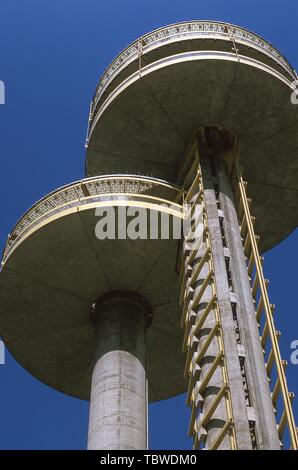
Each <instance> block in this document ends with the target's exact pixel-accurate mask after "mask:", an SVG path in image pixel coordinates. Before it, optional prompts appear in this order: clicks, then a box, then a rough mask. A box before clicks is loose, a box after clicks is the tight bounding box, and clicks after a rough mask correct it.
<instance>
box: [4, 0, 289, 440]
mask: <svg viewBox="0 0 298 470" xmlns="http://www.w3.org/2000/svg"><path fill="white" fill-rule="evenodd" d="M297 17H298V4H297V3H296V2H294V1H290V0H288V1H285V2H280V1H276V0H258V1H255V0H250V1H249V2H241V1H239V0H238V1H232V0H225V1H222V0H208V1H206V2H199V1H195V0H184V1H183V2H182V1H181V0H179V1H178V0H151V1H150V2H148V1H143V2H140V1H136V0H126V1H121V0H109V1H108V2H103V1H98V0H27V1H24V0H1V2H0V80H3V81H4V83H5V85H6V104H5V105H4V106H0V123H1V125H0V159H1V167H0V168H1V185H0V200H1V201H2V217H1V224H0V244H1V246H3V245H4V243H5V239H6V236H7V234H8V232H9V231H10V229H11V227H12V226H13V225H14V223H15V222H16V220H17V219H18V218H19V217H20V216H21V215H22V213H23V212H24V211H25V210H26V209H27V208H28V207H30V206H31V205H32V204H33V203H34V202H35V201H36V200H37V199H39V198H40V197H42V196H44V195H45V194H46V193H48V192H49V191H51V190H52V189H53V188H56V187H59V186H61V185H63V184H65V183H67V182H70V181H72V180H75V179H78V178H81V177H83V176H84V156H85V149H84V142H85V137H86V124H87V118H88V111H89V104H90V100H91V98H92V95H93V92H94V89H95V86H96V83H97V80H98V77H99V76H100V74H101V73H102V71H103V70H104V69H105V67H106V66H107V65H108V64H109V62H110V61H111V60H112V59H113V58H114V56H115V55H116V54H117V53H118V52H119V51H120V50H121V49H123V48H124V47H125V46H126V45H128V43H130V42H131V41H133V40H134V39H135V38H136V37H138V36H140V35H142V34H143V33H144V32H147V31H150V30H151V29H154V28H157V27H159V26H162V25H165V24H168V23H172V22H176V21H182V20H187V19H193V18H196V19H217V20H223V21H230V22H233V23H236V24H239V25H240V26H244V27H246V28H249V29H251V30H253V31H255V32H256V33H259V34H260V35H262V36H264V37H265V38H266V39H268V40H269V41H270V42H272V43H273V44H274V45H276V46H277V47H278V48H279V49H280V50H281V51H282V52H283V53H284V54H285V55H286V57H287V58H288V60H289V61H290V62H291V63H292V65H293V66H294V67H296V69H298V54H297ZM297 242H298V234H297V230H296V232H295V233H292V234H291V235H290V236H289V237H288V239H287V240H285V241H283V242H282V243H281V244H279V245H278V246H277V247H275V248H274V249H273V250H271V251H270V252H269V253H268V254H267V255H266V262H265V272H266V277H268V278H269V279H270V281H271V282H270V294H271V302H273V303H275V304H276V306H277V312H276V323H277V326H278V329H280V330H281V331H282V332H283V335H282V338H281V343H280V344H281V349H282V354H283V357H284V359H287V360H288V361H290V354H291V350H290V343H291V341H293V340H295V339H298V319H297V304H298V283H297V274H296V272H297V268H296V265H295V261H296V262H297V260H298V257H297V254H298V249H297ZM288 381H289V388H290V390H292V391H294V392H296V395H298V365H296V366H295V365H292V364H289V366H288ZM184 401H185V398H184V397H183V396H182V397H177V398H174V399H171V400H168V401H165V402H160V403H158V404H154V405H151V406H150V447H151V448H152V449H171V448H172V449H189V448H190V446H191V442H190V440H189V439H188V438H187V436H186V434H187V427H188V412H187V410H186V408H185V405H184ZM294 408H295V410H296V416H297V418H298V399H297V400H296V401H295V402H294ZM0 416H1V424H0V448H1V449H15V448H18V449H83V448H85V446H86V436H87V421H88V403H86V402H83V401H80V400H76V399H73V398H70V397H67V396H65V395H63V394H61V393H59V392H55V391H53V390H51V389H50V388H48V387H47V386H46V385H43V384H41V383H40V382H38V381H37V380H36V379H34V378H33V377H32V376H31V375H30V374H28V373H27V372H26V371H25V370H23V369H22V368H21V367H20V366H19V365H18V364H17V363H16V362H15V361H14V360H13V358H12V357H10V356H9V355H8V353H7V356H6V364H5V365H1V366H0Z"/></svg>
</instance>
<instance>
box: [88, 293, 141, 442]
mask: <svg viewBox="0 0 298 470" xmlns="http://www.w3.org/2000/svg"><path fill="white" fill-rule="evenodd" d="M148 316H150V310H149V307H148V304H147V303H146V302H145V301H144V300H143V299H142V298H140V297H139V296H137V295H134V294H131V293H123V292H116V293H113V292H112V293H110V294H108V295H106V296H104V297H103V298H102V299H100V300H99V301H98V302H97V304H96V308H95V311H94V322H95V343H96V344H95V365H94V371H93V376H92V389H91V400H90V416H89V433H88V449H89V450H94V449H97V450H104V449H105V450H139V449H146V448H147V383H146V367H145V361H146V345H145V333H146V324H147V322H148Z"/></svg>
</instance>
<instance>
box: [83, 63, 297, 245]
mask: <svg viewBox="0 0 298 470" xmlns="http://www.w3.org/2000/svg"><path fill="white" fill-rule="evenodd" d="M290 95H291V90H290V88H289V86H288V85H286V84H285V83H284V82H282V81H281V80H279V79H278V78H276V77H273V76H272V75H271V74H269V73H267V72H264V71H263V70H260V69H258V68H255V67H252V66H248V65H244V64H243V63H241V62H232V61H225V60H194V61H188V62H180V63H178V64H171V65H167V66H163V68H160V69H159V70H157V71H154V72H151V73H150V74H148V75H146V76H144V77H142V78H141V79H139V80H137V81H135V82H134V83H133V84H131V85H130V86H128V87H127V88H126V89H124V90H123V91H122V92H121V93H120V95H118V96H117V98H115V99H114V100H113V101H112V102H111V104H109V106H108V108H107V109H106V110H105V111H104V113H103V114H102V115H101V116H100V118H99V120H98V122H97V126H96V127H95V129H94V131H93V133H92V135H91V138H90V142H89V147H88V150H87V164H86V168H87V174H88V175H97V174H101V173H112V172H119V173H121V172H125V171H127V172H133V173H138V172H139V173H141V174H144V175H153V176H155V177H159V178H164V179H167V180H169V181H172V182H176V176H177V169H178V166H179V162H180V161H181V158H182V157H183V154H184V151H185V149H186V147H187V146H188V144H189V142H190V140H191V138H192V136H193V134H194V132H195V131H196V130H197V129H198V128H200V127H201V126H208V125H219V126H222V127H225V128H228V129H230V130H231V131H232V132H233V133H235V134H236V136H237V138H238V143H239V150H240V163H241V165H242V166H243V170H244V176H245V178H246V179H247V180H248V181H249V195H250V197H252V199H253V212H254V215H255V216H256V232H257V233H258V234H260V236H261V250H262V251H265V250H268V249H269V248H271V247H272V246H274V245H275V244H276V243H278V242H279V241H280V240H282V239H283V238H284V237H286V236H287V235H288V234H289V233H290V232H291V231H292V230H293V229H294V228H295V227H296V226H297V222H298V210H297V191H298V183H297V181H298V159H297V149H298V106H295V105H293V104H292V103H291V101H290Z"/></svg>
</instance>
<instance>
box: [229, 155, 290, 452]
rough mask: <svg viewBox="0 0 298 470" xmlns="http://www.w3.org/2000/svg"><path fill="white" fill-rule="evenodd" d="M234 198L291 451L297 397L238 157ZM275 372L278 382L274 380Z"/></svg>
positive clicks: (274, 394)
mask: <svg viewBox="0 0 298 470" xmlns="http://www.w3.org/2000/svg"><path fill="white" fill-rule="evenodd" d="M232 180H233V186H234V195H235V200H236V206H237V213H238V219H239V224H240V232H241V236H242V239H243V249H244V253H245V256H246V259H247V269H248V274H249V277H250V279H251V289H252V295H253V298H254V301H255V305H256V319H257V322H258V325H259V329H260V341H261V344H262V348H263V351H264V356H265V358H266V360H265V361H266V372H267V376H268V381H269V384H270V390H271V396H272V402H273V406H274V410H275V413H276V414H277V412H278V410H277V402H278V400H279V398H281V402H282V404H281V407H280V408H281V409H279V415H280V417H279V422H278V423H277V430H278V434H279V438H280V440H281V444H282V445H284V446H285V444H284V443H283V436H284V431H285V428H286V427H288V430H289V437H290V448H291V449H293V450H298V434H297V429H296V426H295V420H294V415H293V410H292V403H291V402H292V400H293V398H294V394H293V393H290V392H289V391H288V386H287V380H286V374H285V367H286V365H287V361H284V360H282V358H281V354H280V349H279V345H278V338H279V337H280V334H281V333H280V332H279V331H277V330H276V329H275V325H274V319H273V314H274V305H273V304H271V303H270V301H269V296H268V291H267V285H268V280H266V279H265V277H264V273H263V267H262V263H263V257H261V256H260V253H259V248H258V241H259V237H258V236H257V235H256V234H255V231H254V222H255V218H254V217H253V216H252V215H251V211H250V206H251V199H249V198H248V197H247V193H246V189H247V182H246V181H244V180H243V178H242V174H241V171H240V166H239V158H238V156H236V157H235V160H234V167H233V170H232ZM274 369H275V381H274V380H272V379H273V375H274Z"/></svg>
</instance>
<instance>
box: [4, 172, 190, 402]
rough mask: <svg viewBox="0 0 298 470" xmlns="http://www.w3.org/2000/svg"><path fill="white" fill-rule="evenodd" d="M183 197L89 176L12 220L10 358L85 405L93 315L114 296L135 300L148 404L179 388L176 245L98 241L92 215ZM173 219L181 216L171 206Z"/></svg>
mask: <svg viewBox="0 0 298 470" xmlns="http://www.w3.org/2000/svg"><path fill="white" fill-rule="evenodd" d="M180 194H181V193H180V190H179V188H177V187H174V186H170V185H167V184H166V183H163V182H160V181H157V180H153V179H151V180H150V179H143V178H139V177H130V176H127V175H125V176H123V177H120V176H118V177H116V176H113V177H107V178H90V179H87V180H83V181H82V182H77V183H74V184H72V185H68V186H66V187H65V188H62V189H60V190H58V191H55V192H53V193H52V194H51V195H49V196H48V197H46V198H44V199H43V200H41V201H40V202H38V203H37V204H36V205H35V206H34V207H33V208H32V209H30V210H29V211H28V212H27V213H26V214H25V215H24V217H23V218H22V219H21V220H20V221H19V222H18V224H17V225H16V227H15V228H14V230H13V231H12V233H11V235H10V237H9V239H8V243H7V246H6V249H5V252H4V258H3V263H2V270H1V273H0V335H1V336H2V337H3V339H4V341H5V344H6V346H7V347H8V349H9V350H10V352H11V353H12V355H13V356H14V357H15V358H16V360H17V361H18V362H19V363H20V364H21V365H22V366H23V367H24V368H25V369H27V370H28V371H29V372H30V373H31V374H33V375H34V376H35V377H37V378H38V379H39V380H41V381H42V382H44V383H46V384H48V385H49V386H51V387H53V388H55V389H57V390H60V391H61V392H64V393H66V394H69V395H73V396H75V397H78V398H82V399H89V397H90V384H91V375H92V370H93V354H94V325H93V323H92V321H91V318H90V313H91V307H92V304H93V302H95V301H96V300H97V299H98V298H99V297H101V296H102V295H103V294H105V293H106V292H110V291H113V290H126V291H132V292H137V293H139V294H140V295H142V296H143V297H144V298H145V299H146V300H147V301H148V302H149V303H150V305H151V307H152V310H153V318H152V322H151V323H150V326H149V327H148V329H147V374H148V379H149V399H150V401H155V400H161V399H164V398H167V397H170V396H173V395H176V394H178V393H181V392H183V391H184V390H185V387H186V385H185V382H184V379H183V368H184V357H183V354H181V345H182V331H181V329H180V308H179V305H178V295H179V294H178V276H177V273H176V271H175V263H176V258H177V250H178V240H173V239H168V240H161V239H157V240H150V239H149V240H129V239H126V240H117V239H115V240H109V239H107V240H98V238H97V237H96V235H95V225H96V222H97V221H98V220H99V217H98V216H96V214H95V208H96V207H99V206H101V207H106V206H110V205H113V206H118V205H121V204H124V205H133V206H134V207H136V208H137V207H144V204H145V205H146V206H145V207H147V208H151V209H153V210H158V211H159V210H166V209H165V207H163V208H162V207H161V206H160V204H161V201H163V202H164V203H168V204H170V203H172V202H173V201H174V200H175V199H177V197H178V199H179V195H180ZM171 214H172V215H171V216H170V217H178V218H179V217H182V207H181V206H180V205H179V203H177V202H176V204H175V205H174V209H173V210H172V213H171Z"/></svg>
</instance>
